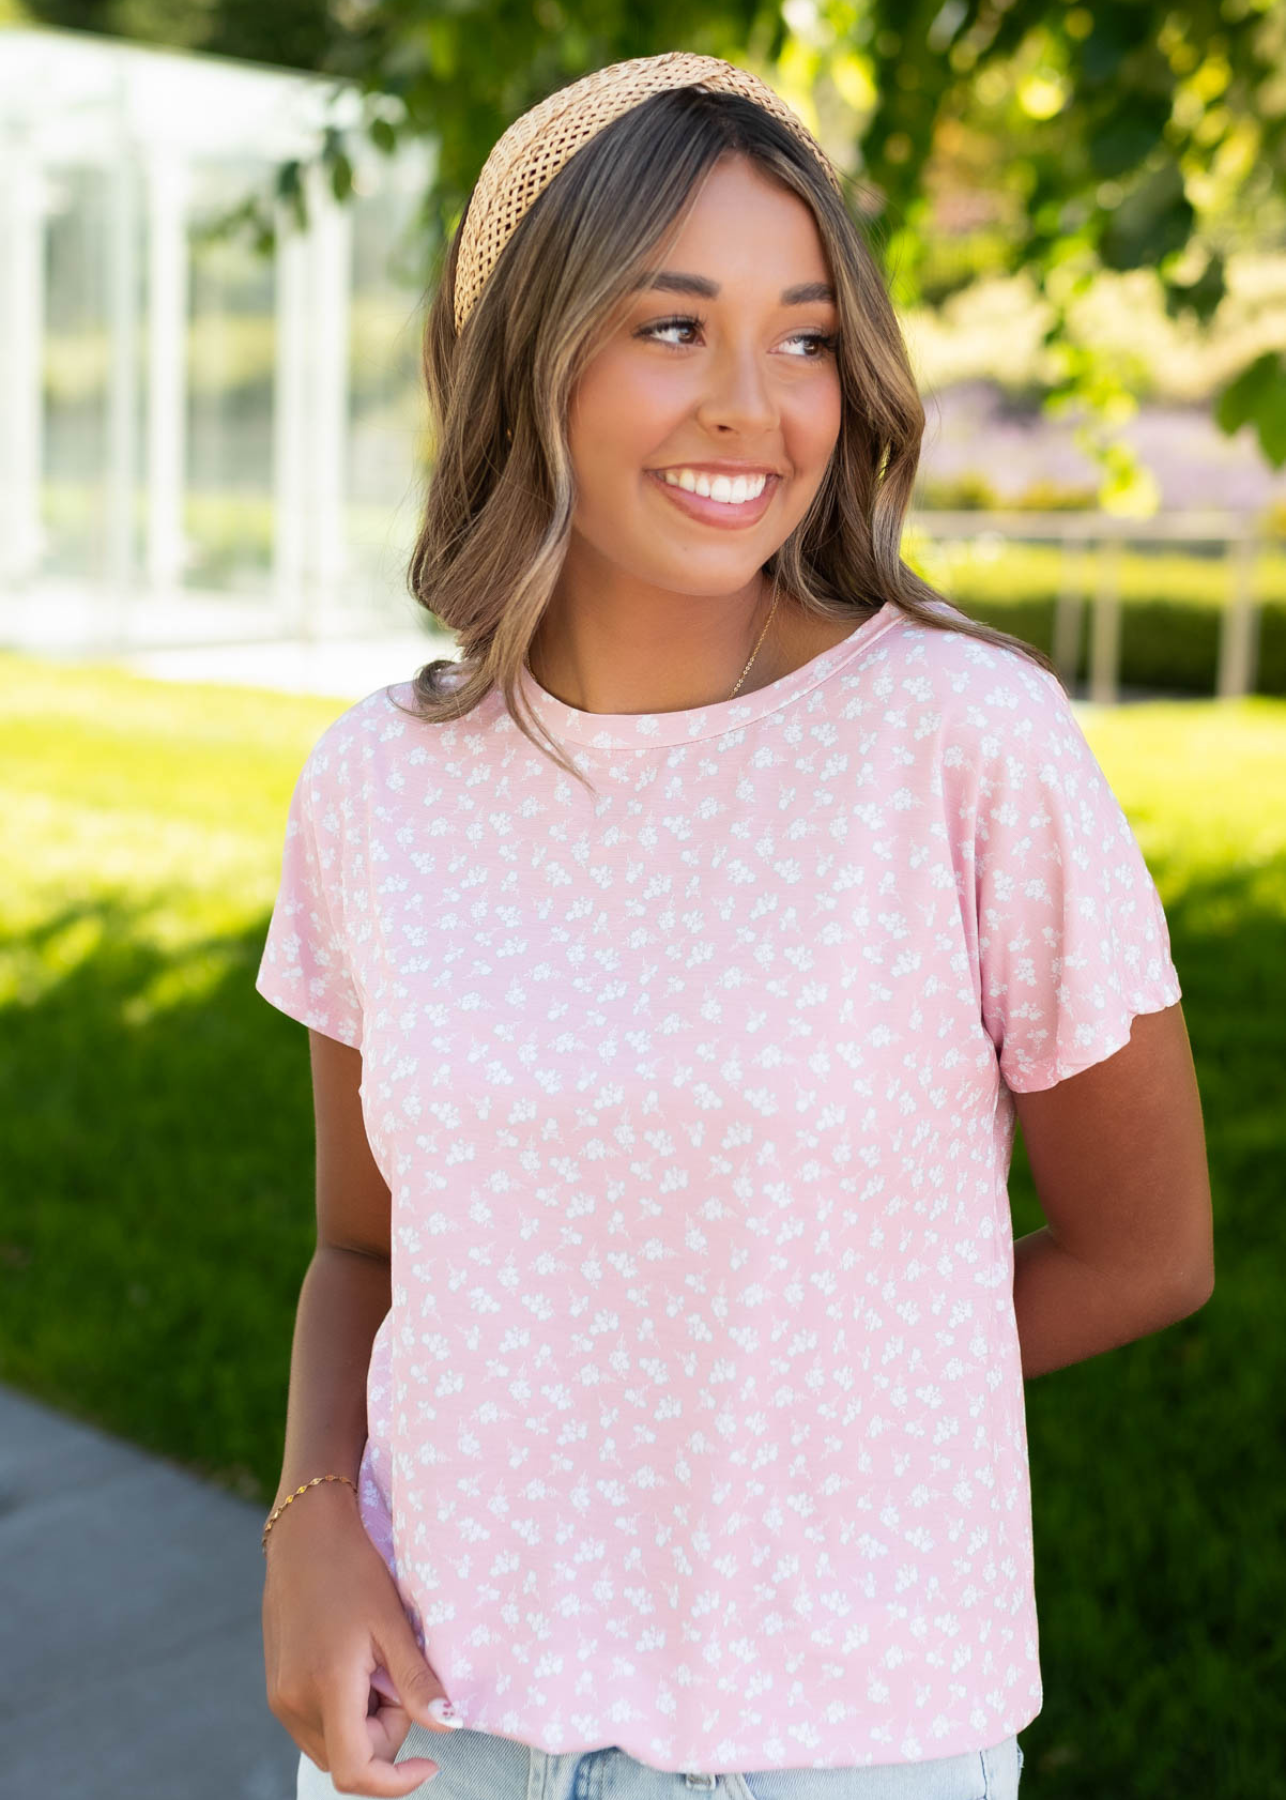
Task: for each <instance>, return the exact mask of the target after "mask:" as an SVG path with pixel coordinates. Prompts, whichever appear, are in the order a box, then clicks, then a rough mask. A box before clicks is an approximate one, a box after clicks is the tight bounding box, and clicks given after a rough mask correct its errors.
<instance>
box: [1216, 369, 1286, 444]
mask: <svg viewBox="0 0 1286 1800" xmlns="http://www.w3.org/2000/svg"><path fill="white" fill-rule="evenodd" d="M1215 419H1216V421H1217V422H1218V425H1219V428H1220V430H1221V431H1225V432H1228V433H1229V434H1231V433H1232V432H1234V431H1240V430H1241V428H1242V426H1243V425H1253V426H1254V427H1255V430H1256V432H1257V433H1258V435H1259V445H1260V448H1261V450H1262V451H1263V453H1264V455H1265V456H1266V457H1267V459H1268V461H1269V462H1270V463H1271V464H1272V465H1273V467H1274V468H1275V469H1280V468H1281V466H1282V464H1283V463H1286V356H1283V354H1282V353H1281V352H1280V351H1276V350H1265V351H1264V353H1263V355H1262V356H1257V357H1256V358H1255V360H1254V362H1252V363H1251V364H1250V366H1249V367H1248V368H1245V369H1243V370H1242V372H1241V374H1240V375H1238V376H1236V377H1235V378H1234V379H1233V380H1232V381H1230V382H1229V383H1228V385H1227V387H1225V388H1224V389H1223V391H1222V392H1221V393H1220V395H1219V397H1218V399H1217V401H1216V402H1215Z"/></svg>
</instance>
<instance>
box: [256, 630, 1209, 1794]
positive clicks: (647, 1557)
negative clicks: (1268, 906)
mask: <svg viewBox="0 0 1286 1800" xmlns="http://www.w3.org/2000/svg"><path fill="white" fill-rule="evenodd" d="M523 686H524V691H525V692H526V694H527V695H528V696H529V698H530V699H531V701H532V703H533V705H534V706H535V708H536V709H537V713H538V715H539V716H540V717H541V718H543V720H544V721H545V722H546V723H547V725H548V726H549V727H550V728H551V730H552V731H553V732H554V734H555V735H556V736H557V737H559V738H560V739H561V740H562V741H563V743H564V744H565V745H566V746H567V747H568V748H569V751H570V752H571V753H572V755H573V756H574V758H575V761H576V763H577V765H578V766H579V767H581V768H582V769H583V770H584V771H585V772H586V773H587V774H588V775H589V777H590V779H591V780H592V781H593V783H594V786H595V789H596V793H595V794H591V793H589V792H587V791H586V790H585V789H584V788H583V787H582V786H581V785H580V783H578V782H575V781H573V780H572V779H570V778H569V777H568V776H567V775H566V774H565V773H564V772H563V771H561V770H560V769H558V768H557V767H556V765H555V764H553V763H552V762H551V761H550V760H549V759H548V757H546V756H545V755H544V754H542V753H541V752H540V751H538V750H537V749H536V748H534V747H533V746H532V745H531V743H530V742H529V741H528V740H527V739H526V738H525V737H524V736H523V735H522V734H521V733H520V732H519V731H518V729H517V727H516V726H515V724H514V722H513V720H512V719H511V718H510V716H509V714H508V712H507V711H506V709H505V707H504V704H503V701H502V698H501V697H500V696H499V695H498V694H495V693H493V694H491V695H490V696H489V697H488V698H487V700H485V701H484V702H483V703H482V705H481V706H480V707H478V708H476V709H475V710H474V711H473V712H471V713H468V714H466V715H465V716H463V717H462V718H460V719H459V720H457V721H452V722H449V723H445V724H427V723H424V722H422V721H419V720H417V719H415V718H412V717H408V716H407V715H406V714H404V713H403V712H401V711H399V710H398V708H397V706H395V705H394V704H393V702H394V701H395V700H396V701H400V702H401V704H402V705H403V706H409V705H410V698H411V688H410V683H409V682H405V683H401V684H395V685H394V686H393V687H391V688H387V689H386V688H381V689H379V690H378V691H376V692H375V693H372V694H369V695H368V696H367V697H366V698H365V699H363V700H360V701H358V702H357V703H356V704H355V705H353V706H350V707H349V708H348V709H347V710H346V711H345V712H343V713H342V714H341V715H340V717H339V718H337V719H336V720H335V721H334V723H333V724H332V725H330V726H329V727H328V728H327V729H326V730H325V731H324V732H323V733H322V734H321V736H320V738H319V739H318V741H317V742H316V744H315V745H314V747H313V749H312V751H311V752H310V754H309V756H308V758H307V761H306V763H305V765H304V768H303V771H302V773H301V774H300V777H299V780H298V783H297V785H296V788H295V792H294V796H293V799H292V801H291V804H290V812H289V821H288V826H287V831H286V839H285V856H284V864H283V868H282V876H281V887H280V892H279V895H278V898H277V902H276V906H275V909H274V911H273V915H272V921H271V924H270V926H269V929H268V935H267V943H266V947H265V949H264V953H263V960H262V964H261V966H260V969H259V973H258V977H257V982H256V985H257V987H258V990H259V992H260V993H261V994H262V995H263V996H264V997H265V998H266V999H267V1000H269V1001H271V1003H272V1004H273V1005H274V1006H276V1007H279V1008H281V1010H282V1011H284V1012H286V1013H288V1014H289V1015H290V1016H291V1017H292V1018H294V1019H297V1020H299V1021H301V1022H302V1023H303V1024H305V1025H308V1026H311V1027H312V1028H314V1029H315V1030H317V1031H319V1032H324V1033H325V1034H327V1035H328V1036H330V1037H334V1038H338V1039H339V1040H340V1041H341V1042H343V1043H345V1044H350V1045H355V1046H359V1047H360V1049H361V1052H362V1087H361V1097H362V1108H363V1114H364V1118H365V1122H366V1128H367V1132H368V1135H369V1138H370V1144H371V1149H372V1152H373V1154H374V1156H375V1158H376V1161H377V1163H378V1165H379V1167H380V1169H381V1171H382V1172H383V1174H384V1177H385V1179H386V1181H387V1183H388V1186H389V1189H390V1193H391V1196H392V1224H391V1230H392V1306H391V1309H390V1311H389V1313H388V1315H387V1317H386V1318H385V1319H384V1321H383V1323H382V1325H381V1326H380V1329H379V1332H378V1334H377V1336H376V1339H375V1343H374V1348H373V1352H372V1358H371V1364H370V1372H369V1383H368V1430H369V1436H368V1441H367V1444H366V1450H365V1455H364V1457H363V1461H362V1480H361V1507H362V1514H363V1517H364V1520H365V1522H366V1526H367V1529H368V1531H369V1533H370V1535H371V1537H372V1539H373V1541H374V1542H375V1544H376V1545H377V1546H378V1547H379V1549H380V1550H381V1552H382V1553H383V1556H384V1558H385V1560H386V1562H387V1565H388V1568H389V1570H390V1573H391V1574H392V1576H393V1578H394V1580H395V1581H396V1583H397V1586H398V1588H399V1591H400V1594H401V1596H402V1599H403V1602H404V1605H405V1607H406V1611H407V1616H408V1618H409V1619H410V1621H411V1623H412V1626H413V1628H414V1630H415V1633H416V1635H417V1638H418V1640H419V1642H420V1645H421V1647H422V1648H423V1650H424V1652H425V1654H426V1656H427V1657H428V1660H429V1662H430V1663H431V1664H432V1666H433V1668H434V1670H435V1671H436V1673H437V1675H438V1676H439V1678H440V1680H441V1682H442V1684H443V1686H444V1688H445V1689H446V1692H447V1693H448V1695H449V1696H450V1698H451V1699H452V1701H453V1702H454V1703H455V1706H456V1708H457V1709H458V1711H459V1713H460V1714H461V1716H462V1718H463V1720H464V1722H465V1724H466V1725H468V1726H470V1727H472V1728H473V1729H475V1730H480V1731H488V1732H492V1733H499V1734H501V1735H504V1736H509V1737H513V1738H516V1739H518V1740H520V1741H522V1742H525V1743H528V1744H532V1745H536V1746H538V1747H540V1748H543V1749H545V1750H547V1751H549V1752H553V1753H557V1752H567V1751H577V1750H583V1749H591V1748H598V1747H600V1746H605V1745H618V1746H619V1747H621V1748H622V1749H624V1750H626V1751H628V1752H629V1753H630V1754H631V1755H632V1756H635V1757H637V1758H638V1759H639V1760H640V1761H643V1762H646V1763H650V1764H652V1765H653V1766H655V1767H657V1768H660V1769H665V1770H693V1769H699V1770H705V1771H711V1772H717V1771H723V1770H731V1769H768V1768H781V1767H789V1766H798V1765H804V1766H814V1767H831V1766H836V1765H865V1764H869V1763H894V1762H917V1761H921V1760H924V1759H929V1758H936V1757H945V1756H950V1755H952V1754H954V1753H958V1752H961V1751H966V1750H974V1749H982V1748H986V1747H988V1746H990V1745H993V1744H996V1743H999V1742H1000V1741H1001V1740H1003V1739H1004V1738H1006V1737H1008V1736H1010V1735H1011V1734H1012V1733H1014V1732H1016V1731H1018V1730H1020V1729H1021V1728H1022V1727H1023V1726H1025V1725H1027V1724H1028V1723H1029V1722H1030V1721H1031V1720H1032V1719H1033V1718H1034V1717H1035V1716H1036V1714H1037V1713H1038V1712H1039V1710H1040V1705H1041V1680H1040V1668H1039V1659H1038V1648H1037V1620H1036V1607H1035V1598H1034V1592H1033V1579H1032V1577H1033V1565H1032V1525H1031V1505H1030V1492H1029V1485H1028V1465H1027V1437H1026V1424H1025V1418H1024V1410H1023V1400H1024V1395H1023V1381H1022V1372H1021V1364H1020V1358H1019V1345H1018V1336H1017V1331H1016V1327H1015V1320H1014V1307H1013V1296H1012V1285H1013V1242H1012V1234H1011V1227H1010V1216H1009V1206H1008V1194H1007V1185H1006V1184H1007V1177H1008V1172H1009V1162H1010V1154H1011V1149H1012V1143H1013V1133H1014V1125H1015V1115H1014V1106H1013V1101H1012V1098H1011V1090H1018V1091H1027V1090H1030V1089H1033V1088H1046V1087H1049V1086H1051V1085H1052V1084H1053V1083H1054V1082H1057V1081H1062V1080H1064V1079H1065V1078H1066V1077H1067V1076H1069V1075H1074V1074H1075V1073H1076V1072H1077V1071H1078V1070H1081V1069H1085V1068H1087V1067H1088V1066H1089V1065H1090V1064H1092V1063H1097V1062H1100V1061H1101V1060H1102V1059H1103V1058H1105V1057H1109V1056H1111V1055H1112V1053H1113V1052H1114V1051H1115V1050H1118V1049H1120V1048H1121V1046H1122V1045H1124V1044H1125V1043H1126V1041H1127V1039H1128V1038H1129V1035H1130V1023H1131V1020H1132V1019H1133V1018H1134V1017H1135V1015H1136V1014H1138V1013H1146V1012H1155V1011H1157V1010H1159V1009H1160V1008H1162V1007H1167V1006H1171V1005H1173V1004H1174V1003H1175V1002H1176V1001H1177V1000H1178V999H1179V997H1180V990H1179V980H1178V975H1177V973H1176V971H1175V967H1174V964H1173V962H1172V961H1171V958H1170V946H1169V934H1168V931H1167V927H1166V919H1165V915H1164V912H1163V910H1162V905H1161V901H1160V898H1159V896H1158V893H1157V889H1156V887H1155V885H1154V883H1153V880H1152V877H1151V875H1150V874H1149V871H1148V868H1147V866H1146V864H1145V862H1144V859H1143V856H1142V853H1141V852H1140V849H1139V846H1138V843H1137V841H1136V839H1135V837H1134V835H1133V833H1132V831H1131V828H1130V826H1129V824H1128V822H1127V820H1126V818H1125V816H1124V814H1123V812H1122V810H1121V807H1120V805H1119V803H1118V802H1117V800H1116V798H1115V797H1114V795H1113V793H1112V791H1111V789H1110V788H1109V786H1108V783H1107V781H1106V779H1105V777H1104V775H1103V773H1102V771H1101V769H1100V767H1099V765H1098V763H1097V762H1096V760H1095V758H1094V756H1093V754H1092V753H1091V751H1090V749H1089V746H1088V744H1087V743H1086V740H1085V737H1084V735H1083V733H1082V731H1081V729H1080V726H1079V725H1078V723H1077V721H1076V718H1075V716H1074V715H1073V712H1072V710H1071V708H1070V706H1069V704H1068V701H1067V698H1066V696H1065V694H1064V692H1063V689H1062V688H1061V687H1060V685H1059V684H1058V682H1057V681H1056V680H1055V679H1054V678H1053V677H1051V676H1049V675H1047V674H1046V673H1045V672H1044V671H1043V670H1042V669H1040V668H1039V667H1038V666H1037V665H1036V664H1034V663H1032V662H1031V661H1030V660H1029V659H1028V658H1026V657H1024V656H1022V655H1020V654H1019V653H1018V652H1016V651H1012V650H1008V649H996V648H993V647H991V646H989V645H986V644H981V643H978V642H976V641H974V640H972V639H970V638H968V637H965V636H962V635H960V634H959V633H955V632H945V631H937V630H934V629H932V628H931V627H928V626H925V625H923V624H919V623H917V622H914V621H912V620H910V619H909V618H908V617H907V616H906V615H905V614H903V613H901V612H900V611H898V610H895V609H894V607H893V606H892V605H891V604H886V605H885V606H884V608H883V609H882V610H881V611H879V612H877V613H876V614H874V615H873V616H868V617H866V618H865V619H864V620H863V622H862V623H861V624H859V625H858V626H857V628H856V629H855V630H854V631H853V632H852V634H851V635H850V636H849V637H848V638H846V639H845V640H844V642H843V643H841V644H839V645H838V646H836V647H835V648H833V649H830V650H827V651H825V652H823V653H822V654H821V655H819V656H816V657H814V658H813V659H812V660H811V661H810V662H808V663H805V664H804V665H803V666H802V667H800V668H798V669H796V670H794V671H793V672H792V673H790V674H788V675H786V676H783V677H782V678H781V679H780V680H778V681H774V682H771V683H769V684H768V685H767V686H766V687H761V688H758V689H756V690H755V691H753V692H751V693H749V694H745V695H741V696H739V697H738V698H736V699H734V700H726V701H719V702H715V703H714V704H712V705H709V706H701V707H695V708H691V709H688V710H684V711H679V712H666V713H649V714H629V713H626V714H610V713H609V714H594V713H586V712H580V711H578V710H576V709H575V708H573V707H570V706H567V705H564V704H563V703H562V702H560V701H559V700H557V699H555V698H554V697H553V696H552V695H551V694H549V693H547V692H546V691H545V690H544V689H542V688H540V687H538V686H537V684H536V682H535V681H534V679H533V678H532V677H531V675H530V674H529V673H528V672H527V671H526V670H524V673H523Z"/></svg>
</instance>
